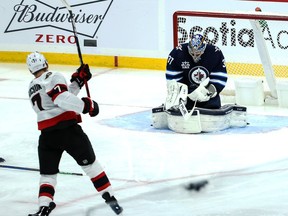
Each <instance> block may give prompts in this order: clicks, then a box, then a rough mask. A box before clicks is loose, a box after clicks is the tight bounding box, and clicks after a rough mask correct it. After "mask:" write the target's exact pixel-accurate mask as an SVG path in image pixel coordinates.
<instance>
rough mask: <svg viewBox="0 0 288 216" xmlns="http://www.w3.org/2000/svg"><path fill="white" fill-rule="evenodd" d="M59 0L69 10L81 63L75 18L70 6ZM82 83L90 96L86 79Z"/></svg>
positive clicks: (81, 63) (64, 0)
mask: <svg viewBox="0 0 288 216" xmlns="http://www.w3.org/2000/svg"><path fill="white" fill-rule="evenodd" d="M61 1H62V3H63V4H64V5H65V7H66V8H67V10H68V11H69V14H70V19H71V23H72V29H73V34H74V37H75V42H76V46H77V52H78V57H79V60H80V65H83V57H82V53H81V49H80V44H79V39H78V34H77V30H76V24H75V20H74V17H73V13H72V8H71V6H70V5H69V4H68V2H67V1H66V0H61ZM84 85H85V88H86V92H87V96H88V97H89V98H90V91H89V87H88V83H87V80H86V79H84Z"/></svg>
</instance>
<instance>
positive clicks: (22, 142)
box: [0, 64, 288, 216]
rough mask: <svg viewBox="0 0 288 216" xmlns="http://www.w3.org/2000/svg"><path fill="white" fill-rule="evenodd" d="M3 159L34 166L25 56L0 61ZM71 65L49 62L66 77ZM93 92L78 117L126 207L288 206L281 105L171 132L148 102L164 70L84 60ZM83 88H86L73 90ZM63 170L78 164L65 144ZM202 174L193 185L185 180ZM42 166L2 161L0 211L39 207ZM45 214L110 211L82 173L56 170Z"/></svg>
mask: <svg viewBox="0 0 288 216" xmlns="http://www.w3.org/2000/svg"><path fill="white" fill-rule="evenodd" d="M0 66H1V67H0V105H1V106H0V113H1V124H0V157H3V158H5V159H6V162H5V163H1V164H0V165H12V166H20V167H28V168H38V158H37V142H38V136H39V131H38V130H37V125H36V114H35V113H34V111H33V110H32V108H31V106H30V103H29V101H28V93H27V92H28V84H29V82H30V80H31V79H33V76H32V75H31V74H30V73H29V72H28V71H27V69H26V66H25V65H24V64H0ZM75 68H77V66H59V65H50V69H51V70H54V71H60V72H63V73H64V74H65V76H67V79H69V77H70V75H71V73H72V72H73V71H74V70H75ZM91 70H92V72H93V78H92V79H91V80H90V81H89V88H90V93H91V97H92V98H93V99H94V100H96V101H98V103H99V105H100V114H99V116H97V117H95V118H91V117H89V116H82V118H83V123H81V126H82V127H83V129H84V131H85V132H86V133H87V134H88V136H89V138H90V140H91V142H92V143H93V147H94V150H95V152H96V156H97V158H98V160H99V161H100V163H102V165H103V167H104V169H105V171H106V173H107V174H108V176H109V178H110V180H111V183H112V185H113V187H114V190H115V195H116V198H117V199H118V200H119V202H120V204H121V205H122V206H123V208H124V212H123V215H125V216H136V215H137V216H192V215H193V216H228V215H229V216H280V215H281V216H284V215H288V207H287V204H288V143H287V133H288V128H287V126H288V121H287V120H288V112H287V110H288V109H287V108H279V107H277V106H271V107H269V106H260V107H248V114H249V118H250V120H251V122H250V125H249V126H248V127H246V128H244V129H243V128H237V129H236V128H235V129H232V130H230V129H229V130H226V131H222V132H217V133H209V134H196V135H195V134H194V135H193V134H176V133H173V132H172V131H167V130H156V129H154V128H153V127H151V125H150V124H151V122H150V117H151V116H150V111H151V109H152V108H153V107H156V106H159V105H160V104H161V103H162V102H164V99H165V93H166V84H165V76H164V73H163V71H147V70H136V69H111V68H93V67H92V68H91ZM81 96H86V92H85V89H84V88H83V90H82V91H81V93H80V97H81ZM60 169H61V171H63V172H73V173H82V170H81V168H80V167H78V165H77V164H76V162H74V161H73V160H72V159H71V158H70V157H69V156H68V155H67V154H66V153H64V155H63V158H62V161H61V166H60ZM202 179H207V180H208V181H209V184H208V185H207V186H206V187H205V188H204V189H203V190H201V191H200V192H196V191H187V190H185V188H184V187H185V186H186V185H187V184H189V183H191V182H195V181H198V180H202ZM38 182H39V173H38V172H36V171H27V170H15V169H7V168H3V167H0V183H1V184H0V215H1V216H23V215H28V214H29V213H34V212H35V211H36V210H37V209H38V206H37V195H38ZM55 202H56V204H57V207H56V209H55V210H54V211H53V212H52V213H51V216H66V215H67V216H86V215H89V216H93V215H95V216H102V215H103V216H106V215H107V216H109V215H111V216H112V215H114V213H113V212H112V211H111V209H110V208H109V207H108V206H107V205H106V204H105V203H104V201H103V200H102V198H101V197H100V195H99V194H98V193H97V192H96V191H95V189H94V188H93V186H92V184H91V182H90V180H89V178H88V177H87V176H76V175H64V174H59V175H58V184H57V188H56V194H55Z"/></svg>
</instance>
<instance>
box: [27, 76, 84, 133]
mask: <svg viewBox="0 0 288 216" xmlns="http://www.w3.org/2000/svg"><path fill="white" fill-rule="evenodd" d="M79 92H80V88H79V86H78V84H77V83H76V82H72V83H71V84H70V85H69V86H68V85H67V81H66V79H65V77H64V76H63V75H62V74H60V73H58V72H51V71H47V72H44V73H43V74H42V75H41V76H40V77H38V78H35V79H33V80H32V81H31V82H30V85H29V92H28V93H29V99H30V101H31V104H32V107H33V109H34V111H35V112H36V113H37V122H38V129H39V130H43V129H47V128H51V127H55V126H57V125H58V124H59V123H62V122H64V121H70V120H71V121H73V120H75V121H76V122H81V116H80V113H82V111H83V109H84V102H83V101H82V100H81V99H80V98H78V97H77V96H76V95H77V94H78V93H79Z"/></svg>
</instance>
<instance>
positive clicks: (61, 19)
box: [4, 0, 113, 43]
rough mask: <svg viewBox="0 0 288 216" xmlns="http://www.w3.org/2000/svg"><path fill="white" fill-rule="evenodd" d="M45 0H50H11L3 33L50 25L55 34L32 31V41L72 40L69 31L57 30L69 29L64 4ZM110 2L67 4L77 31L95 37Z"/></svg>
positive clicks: (61, 41) (69, 20)
mask: <svg viewBox="0 0 288 216" xmlns="http://www.w3.org/2000/svg"><path fill="white" fill-rule="evenodd" d="M49 2H52V1H45V2H44V1H39V0H22V1H20V2H19V3H18V4H15V5H14V6H13V8H11V10H13V16H12V17H11V19H10V21H9V23H8V25H7V27H6V29H5V31H4V33H12V32H20V31H29V30H33V29H43V28H45V29H46V28H54V29H58V30H59V31H53V33H55V32H57V33H58V32H59V34H48V35H47V34H45V35H44V34H41V33H40V34H36V35H35V42H48V43H51V42H55V43H63V42H67V43H74V42H75V40H74V39H73V36H72V34H71V35H70V36H69V35H66V36H65V35H63V34H61V33H63V32H66V34H67V32H69V33H73V28H72V22H71V21H72V20H71V16H70V14H69V12H68V10H67V8H66V7H65V6H63V5H62V2H61V1H53V2H55V3H57V5H55V4H51V3H49ZM58 2H59V4H58ZM74 2H75V1H74ZM112 2H113V0H97V1H85V2H84V1H79V3H78V4H74V5H71V7H72V12H73V19H74V21H75V24H76V27H77V32H78V35H82V36H84V37H87V38H95V37H96V34H97V32H98V30H99V29H100V26H101V24H102V23H103V21H104V19H105V16H106V14H107V13H108V11H109V9H110V6H111V5H112ZM51 32H52V31H51Z"/></svg>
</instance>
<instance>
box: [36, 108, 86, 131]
mask: <svg viewBox="0 0 288 216" xmlns="http://www.w3.org/2000/svg"><path fill="white" fill-rule="evenodd" d="M69 120H75V122H77V123H80V122H81V121H82V120H81V115H79V114H76V113H75V112H74V111H66V112H64V113H62V114H60V115H58V116H55V117H54V118H51V119H47V120H44V121H40V122H38V129H39V130H44V129H47V128H51V127H56V126H57V125H58V124H60V123H61V122H65V121H69Z"/></svg>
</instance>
